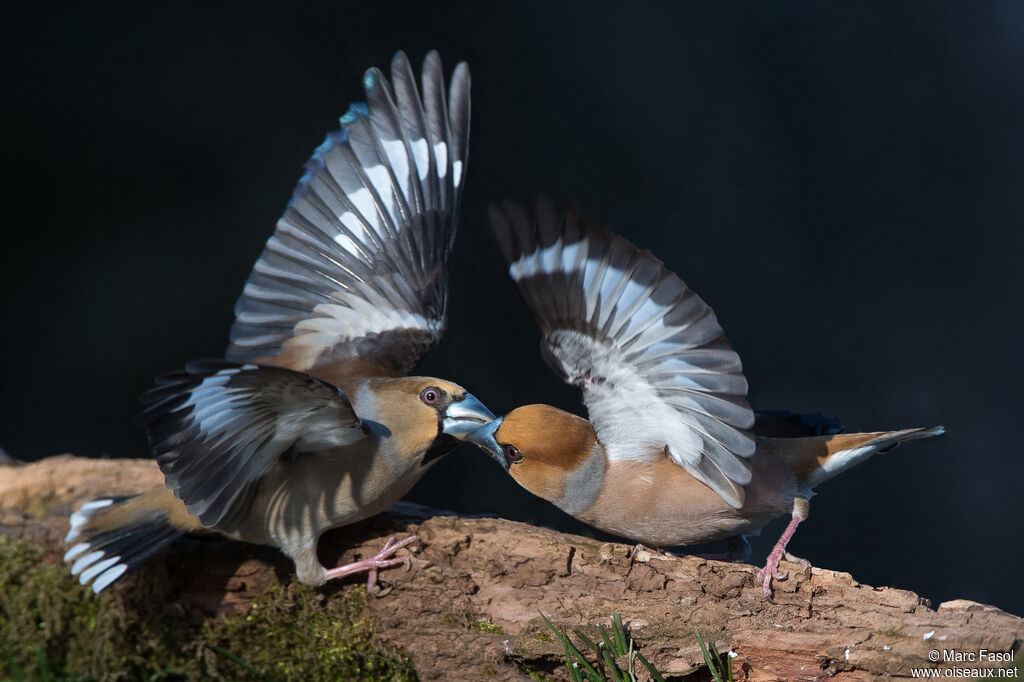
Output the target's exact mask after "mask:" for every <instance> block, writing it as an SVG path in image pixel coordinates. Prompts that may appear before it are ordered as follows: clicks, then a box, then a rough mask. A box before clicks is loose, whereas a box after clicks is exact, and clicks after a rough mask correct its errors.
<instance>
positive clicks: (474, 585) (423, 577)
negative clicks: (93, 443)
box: [0, 455, 1024, 680]
mask: <svg viewBox="0 0 1024 682" xmlns="http://www.w3.org/2000/svg"><path fill="white" fill-rule="evenodd" d="M161 482H162V476H161V474H160V472H159V471H158V470H157V468H156V466H155V464H154V463H153V462H150V461H145V460H95V459H83V458H78V457H73V456H70V455H64V456H60V457H52V458H49V459H46V460H43V461H40V462H38V463H35V464H29V465H22V466H2V465H0V534H6V535H8V536H11V537H12V538H20V539H26V540H30V541H33V542H38V543H42V544H44V545H47V546H50V547H52V549H53V552H51V553H50V554H48V555H47V556H48V557H49V558H50V559H52V560H53V561H59V560H60V552H62V551H63V548H62V546H61V543H62V538H63V536H64V534H65V533H66V532H67V527H68V524H67V514H68V512H70V511H71V510H72V509H73V508H74V507H77V505H78V504H80V503H81V502H83V501H85V500H88V499H92V498H94V497H97V496H106V495H110V494H130V493H133V492H141V491H144V490H147V489H148V488H150V487H152V486H153V485H157V484H159V483H161ZM410 533H415V534H417V535H418V536H419V537H420V538H421V542H420V543H418V544H416V545H413V546H411V547H410V549H411V551H410V552H409V556H410V557H411V561H412V570H410V571H405V570H403V569H401V568H399V569H392V570H389V571H386V572H384V573H382V575H381V578H382V581H383V582H384V583H385V584H387V585H388V586H390V587H391V588H392V589H391V591H390V593H389V594H387V595H386V596H385V597H383V598H380V599H372V598H371V599H369V601H368V606H367V610H368V611H369V615H370V616H372V617H373V618H374V619H376V621H377V623H378V632H379V634H380V636H381V637H382V638H384V639H385V640H387V641H389V642H391V643H393V644H395V645H398V646H400V647H402V648H403V649H405V650H406V651H407V652H409V654H410V655H411V656H412V659H413V661H414V662H415V664H416V666H417V669H418V671H419V674H420V676H421V677H422V678H423V679H474V680H476V679H527V677H526V674H527V673H528V672H530V671H534V672H537V671H540V672H542V673H545V674H550V675H552V676H553V677H554V678H556V679H563V678H564V677H565V671H564V657H563V654H562V649H561V646H560V644H559V643H558V642H557V640H554V638H553V637H551V636H550V632H549V631H548V630H547V629H546V627H545V626H544V625H543V622H542V621H541V619H540V616H539V613H540V612H543V613H544V614H545V615H546V616H547V617H549V618H550V619H551V620H552V621H553V622H555V623H556V624H559V625H561V626H563V627H566V628H580V629H583V630H585V631H587V630H589V631H591V632H590V634H591V635H595V636H596V630H594V627H595V626H596V624H598V623H604V624H607V622H608V617H609V616H610V614H611V613H612V612H614V611H621V613H622V617H623V620H624V621H626V622H627V624H628V625H629V627H630V631H631V633H632V636H633V638H634V640H635V642H636V643H637V645H638V646H639V647H640V650H641V651H642V652H643V654H644V655H645V656H647V658H648V659H649V660H650V661H651V662H652V663H653V664H654V665H655V666H657V667H658V669H659V670H661V671H663V672H665V673H666V676H667V677H670V676H679V677H683V676H687V675H690V674H694V675H695V676H696V677H697V678H701V677H703V676H704V675H705V674H706V671H703V672H702V671H701V670H700V669H701V668H702V667H703V658H702V655H701V652H700V649H699V648H698V646H697V643H696V638H695V636H694V629H695V628H696V629H697V630H699V631H700V632H701V634H702V635H703V636H704V638H705V640H713V641H714V642H715V643H716V644H717V646H718V648H719V649H720V650H721V651H726V650H732V651H733V652H735V654H736V657H735V658H734V660H733V665H734V671H735V676H736V679H749V680H769V679H784V680H816V679H824V678H828V677H836V678H841V679H851V680H854V679H871V678H876V677H896V678H899V677H910V676H911V670H912V669H914V668H935V667H939V668H942V667H950V666H952V665H959V666H960V667H964V666H971V665H973V666H974V667H980V668H984V667H1006V666H1007V665H1008V664H1007V663H1006V662H1002V663H997V662H987V661H986V662H977V663H971V664H967V663H958V664H953V663H948V662H946V663H944V662H943V661H942V660H941V657H942V653H941V652H943V651H944V650H946V651H955V652H966V653H974V654H977V652H979V651H981V650H987V651H989V652H1013V656H1014V658H1015V659H1019V658H1020V651H1019V650H1020V646H1021V640H1022V638H1024V622H1022V620H1021V619H1020V618H1018V617H1016V616H1013V615H1010V614H1008V613H1005V612H1003V611H1001V610H999V609H997V608H995V607H992V606H985V605H982V604H978V603H975V602H970V601H966V600H955V601H951V602H946V603H943V604H940V605H939V606H938V608H937V609H932V608H930V607H929V605H928V604H926V603H923V601H922V600H921V599H920V598H919V597H918V595H916V594H914V593H913V592H909V591H906V590H899V589H893V588H887V587H886V588H875V587H870V586H868V585H862V584H860V583H858V582H856V581H855V580H854V579H853V578H852V577H851V576H850V575H849V574H847V573H840V572H835V571H828V570H822V569H818V568H806V567H802V566H800V565H797V564H791V563H785V562H784V564H783V566H782V569H783V570H788V571H789V572H790V577H789V579H788V580H786V581H783V582H777V583H776V589H775V601H776V603H775V604H771V603H768V602H767V601H765V600H764V599H763V597H762V596H761V592H760V590H759V588H758V587H757V586H756V585H755V583H754V572H755V571H756V568H755V567H754V566H749V565H745V564H730V563H723V562H718V561H712V560H706V559H701V558H696V557H679V558H667V557H663V556H661V555H658V554H653V553H646V552H640V553H639V555H638V556H637V557H636V558H635V559H631V558H630V552H631V550H632V548H631V547H630V546H629V545H625V544H615V543H602V542H598V541H595V540H591V539H588V538H583V537H578V536H574V535H567V534H564V533H559V532H556V531H553V530H549V529H545V528H537V527H533V526H529V525H525V524H521V523H516V522H512V521H506V520H503V519H499V518H467V517H460V516H455V515H453V514H448V513H445V512H438V511H436V510H430V509H426V508H423V507H419V506H415V505H408V504H402V505H398V506H397V507H396V508H395V509H393V510H391V511H390V512H388V513H386V514H383V515H380V516H378V517H376V518H374V519H372V520H370V521H369V522H366V523H364V524H359V525H357V526H352V527H348V528H344V529H338V530H336V531H332V532H331V533H329V534H328V535H327V536H325V538H324V539H323V541H322V543H321V557H322V559H323V560H324V561H325V563H328V565H331V563H330V562H341V561H351V560H353V559H356V558H362V557H367V556H371V555H373V554H374V553H376V551H377V550H378V549H379V548H380V546H381V545H383V543H384V541H385V539H386V538H387V537H388V536H389V535H398V536H400V537H403V536H405V535H406V534H410ZM152 561H153V562H155V563H157V564H159V563H161V562H163V563H164V564H166V566H165V567H164V568H163V570H160V571H153V570H149V571H148V569H151V565H150V564H147V565H144V566H142V567H141V568H140V569H138V570H136V572H135V575H134V576H129V577H126V579H124V580H122V581H121V583H119V584H117V585H116V586H115V587H114V588H112V589H120V590H130V589H133V586H134V585H136V584H137V582H138V581H144V580H146V578H147V572H149V573H150V575H163V576H166V575H173V576H175V580H177V581H179V582H180V585H179V586H178V588H177V590H176V594H177V597H176V604H177V605H178V607H180V608H181V609H183V610H184V612H185V613H187V614H189V616H190V617H192V618H194V619H196V620H197V621H200V620H203V619H209V618H212V617H215V616H217V615H218V614H222V613H236V612H238V611H240V610H245V609H246V608H247V607H248V603H249V600H250V599H251V598H252V596H253V595H255V594H258V593H259V592H261V591H262V590H263V589H264V588H265V587H266V586H268V585H269V584H271V583H272V582H274V581H285V582H286V581H289V580H292V579H294V573H293V568H292V566H291V563H290V562H289V561H288V560H287V559H285V558H284V557H283V556H282V555H281V554H280V553H279V552H277V551H276V550H274V549H270V548H261V547H255V546H251V545H245V544H241V543H235V542H229V541H224V540H219V539H203V538H196V539H192V538H190V539H186V540H183V541H181V542H179V543H177V544H175V545H174V546H173V548H172V550H171V551H170V552H167V553H164V554H162V555H160V556H158V557H156V558H154V559H153V560H152ZM922 570H925V568H924V567H922ZM351 582H352V583H360V582H362V578H360V577H355V578H353V579H352V580H351ZM324 589H325V590H326V591H328V592H330V591H331V590H337V589H338V587H337V586H328V587H326V588H324ZM932 651H939V652H940V661H939V662H938V663H936V662H933V661H932V660H930V655H931V657H934V656H935V654H931V652H932ZM1018 662H1019V660H1018ZM1009 665H1010V666H1011V667H1012V666H1013V665H1014V664H1013V663H1010V664H1009ZM1016 672H1017V673H1018V674H1020V671H1019V669H1018V670H1017V671H1016ZM941 675H942V672H940V676H941Z"/></svg>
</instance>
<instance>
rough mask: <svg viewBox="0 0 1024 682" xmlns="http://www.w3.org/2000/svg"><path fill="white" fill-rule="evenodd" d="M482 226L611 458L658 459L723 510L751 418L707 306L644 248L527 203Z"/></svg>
mask: <svg viewBox="0 0 1024 682" xmlns="http://www.w3.org/2000/svg"><path fill="white" fill-rule="evenodd" d="M490 217H491V224H492V227H493V229H494V231H495V235H496V236H497V239H498V242H499V245H500V246H501V249H502V251H503V252H504V255H505V258H506V259H507V260H508V262H509V264H510V265H509V274H510V275H511V277H512V279H513V280H515V282H516V284H517V285H518V287H519V291H520V292H521V293H522V296H523V298H524V299H525V301H526V304H527V305H528V306H529V308H530V310H531V311H532V312H533V315H534V318H535V319H536V321H537V324H538V325H539V326H540V329H541V332H542V334H543V337H544V338H543V340H542V342H541V350H542V353H543V354H544V356H545V359H546V360H547V362H548V364H549V365H551V367H552V368H553V369H554V370H555V371H556V372H557V373H559V374H560V375H561V376H562V378H563V379H564V380H565V381H566V382H568V383H570V384H575V385H577V386H579V387H580V388H581V389H582V390H583V400H584V403H586V406H587V409H588V410H589V413H590V419H591V421H592V422H593V424H594V428H595V430H596V432H597V436H598V439H599V440H600V441H601V442H602V443H603V444H604V446H605V449H606V452H607V453H608V456H609V457H611V458H613V459H648V458H653V457H659V456H662V454H663V453H667V454H668V455H669V456H670V457H671V458H672V459H673V460H675V461H676V462H677V463H678V464H680V465H681V466H683V467H684V468H685V469H686V470H687V471H689V472H690V473H691V474H693V475H694V476H695V477H697V478H699V479H700V480H702V481H703V482H704V483H706V484H707V485H708V486H710V487H711V488H712V489H713V490H715V492H717V493H718V494H719V495H721V496H722V498H723V499H724V500H725V501H726V502H728V503H729V504H730V505H732V506H734V507H739V506H741V505H742V504H743V498H744V490H743V487H742V486H744V485H746V484H747V483H749V482H750V462H749V459H750V457H751V456H752V455H753V454H754V440H753V437H752V436H751V434H750V432H749V429H750V428H751V426H753V424H754V413H753V411H752V410H751V409H750V406H749V405H748V404H747V400H746V394H747V380H746V378H745V377H744V376H743V371H742V367H741V364H740V359H739V356H738V355H737V354H736V352H735V351H733V350H732V348H731V347H730V346H729V343H728V341H726V339H725V337H724V336H723V332H722V328H721V326H719V324H718V320H717V318H716V317H715V314H714V312H713V311H712V310H711V308H710V307H709V306H708V305H707V304H706V303H704V301H703V300H701V298H700V297H699V296H697V295H696V294H695V293H693V292H692V291H690V290H689V289H688V288H687V287H686V285H685V284H684V283H683V282H682V280H680V279H679V278H678V277H677V276H676V275H674V274H673V273H671V272H669V271H668V270H667V269H666V268H665V266H664V264H663V263H662V262H661V261H660V260H658V259H657V258H655V257H654V256H653V255H652V254H651V253H650V252H649V251H640V250H639V249H637V248H636V247H635V246H633V245H632V244H631V243H629V242H628V241H626V240H625V239H622V238H621V237H618V236H615V235H613V234H610V233H608V232H606V231H604V230H602V229H601V228H599V227H596V226H594V225H590V224H587V223H585V222H584V221H583V219H582V218H581V217H580V215H579V213H578V212H577V211H576V210H573V209H570V211H569V212H568V213H567V215H566V216H565V217H564V218H562V217H559V216H558V215H557V214H556V213H555V211H554V210H553V209H552V207H551V205H550V204H548V203H547V202H544V201H541V202H538V205H537V211H536V220H535V222H534V224H532V225H531V222H530V220H529V219H528V217H527V215H526V213H525V212H524V211H523V210H522V208H520V207H518V206H516V205H514V204H505V206H504V210H497V209H495V208H494V207H492V208H491V212H490Z"/></svg>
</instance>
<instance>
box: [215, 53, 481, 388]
mask: <svg viewBox="0 0 1024 682" xmlns="http://www.w3.org/2000/svg"><path fill="white" fill-rule="evenodd" d="M391 78H392V83H389V82H388V80H387V79H386V78H385V77H384V75H383V74H382V73H381V72H380V71H379V70H377V69H370V70H369V71H367V72H366V75H365V76H364V78H363V86H364V91H365V95H366V103H365V104H354V105H352V106H351V107H350V108H349V110H348V112H347V113H346V114H345V115H344V116H342V117H341V119H340V122H341V129H340V130H337V131H335V132H332V133H330V134H329V135H328V136H327V139H326V140H325V141H324V143H323V144H322V145H320V147H318V148H317V150H316V152H315V153H314V154H313V157H312V158H311V159H310V161H309V162H308V163H307V164H306V173H305V175H303V177H302V178H301V180H300V181H299V183H298V185H297V187H296V188H295V193H294V195H293V197H292V199H291V201H290V202H289V204H288V206H287V208H286V209H285V212H284V215H283V216H282V217H281V219H280V220H279V221H278V223H277V228H276V230H275V232H274V234H273V235H272V236H271V237H270V240H269V241H268V242H267V245H266V248H265V249H264V251H263V254H262V255H261V256H260V258H259V260H258V261H257V262H256V265H255V267H254V268H253V272H252V274H251V275H250V277H249V280H248V282H246V285H245V289H244V290H243V293H242V296H241V298H240V299H239V300H238V303H237V305H236V307H235V314H236V318H235V323H234V326H233V327H232V329H231V346H230V348H229V349H228V351H227V358H228V359H229V360H231V361H234V362H251V361H259V362H269V363H271V364H278V365H283V366H287V367H290V368H292V369H298V370H310V369H312V368H314V367H323V366H327V365H331V366H335V367H337V368H338V371H339V372H340V373H362V374H368V373H369V374H378V375H393V376H397V375H401V374H404V373H406V372H408V371H409V370H411V369H412V367H413V366H414V365H415V364H416V362H417V361H418V360H419V359H420V357H421V356H422V355H423V353H424V352H425V351H426V349H427V348H428V347H429V346H430V345H431V344H432V343H434V342H435V341H436V340H437V339H438V338H440V336H441V333H442V332H443V330H444V325H445V315H446V307H447V279H448V274H447V273H448V260H449V256H450V253H451V247H452V242H453V240H454V238H455V228H456V223H457V218H458V204H459V197H460V194H461V190H462V185H463V179H464V178H465V172H466V161H467V154H468V139H469V138H468V136H469V68H468V67H467V66H466V64H465V63H460V64H459V65H458V66H456V68H455V71H454V72H453V74H452V79H451V85H450V88H449V96H448V97H446V95H445V87H444V83H443V81H442V78H443V70H442V67H441V60H440V58H439V57H438V56H437V53H436V52H431V53H430V54H428V55H427V58H426V60H425V61H424V65H423V73H422V89H423V95H422V97H421V96H420V93H419V91H418V90H417V88H416V83H415V78H414V76H413V74H412V69H411V67H410V65H409V60H408V59H407V58H406V56H405V55H404V54H403V53H401V52H399V53H398V54H397V55H396V56H395V58H394V60H393V61H392V64H391ZM346 365H348V368H347V369H346Z"/></svg>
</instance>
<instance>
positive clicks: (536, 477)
mask: <svg viewBox="0 0 1024 682" xmlns="http://www.w3.org/2000/svg"><path fill="white" fill-rule="evenodd" d="M467 440H469V441H470V442H471V443H474V444H475V445H477V446H478V447H480V448H481V449H482V450H484V451H485V452H486V453H487V454H489V455H490V456H491V457H492V458H494V460H495V461H496V462H498V464H500V465H501V466H502V468H504V469H505V470H506V471H508V472H509V474H510V475H511V476H512V478H514V479H516V481H518V482H519V484H520V485H521V486H523V487H524V488H526V489H527V490H529V491H530V492H531V493H533V494H534V495H537V496H539V497H543V498H544V499H546V500H548V501H550V502H554V503H555V504H558V505H559V506H564V501H565V500H566V495H567V493H569V492H570V491H567V489H566V488H567V486H568V485H570V483H571V480H572V475H573V473H574V472H584V471H585V470H586V468H587V467H586V465H588V464H591V463H593V462H595V461H597V462H598V463H600V462H603V454H602V453H601V452H600V451H599V450H600V445H599V443H598V441H597V436H596V435H595V434H594V427H593V426H591V424H590V422H589V421H587V420H586V419H583V418H582V417H577V416H576V415H574V414H570V413H568V412H564V411H562V410H559V409H558V408H555V407H551V406H550V405H526V406H524V407H518V408H516V409H514V410H512V411H511V412H509V413H508V414H507V415H505V416H504V417H499V418H498V419H495V420H494V421H492V422H490V423H489V424H487V425H485V426H483V427H481V428H479V429H477V430H476V431H474V432H473V433H471V434H469V436H468V438H467ZM598 456H600V457H598Z"/></svg>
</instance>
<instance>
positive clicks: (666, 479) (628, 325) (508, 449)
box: [470, 202, 943, 599]
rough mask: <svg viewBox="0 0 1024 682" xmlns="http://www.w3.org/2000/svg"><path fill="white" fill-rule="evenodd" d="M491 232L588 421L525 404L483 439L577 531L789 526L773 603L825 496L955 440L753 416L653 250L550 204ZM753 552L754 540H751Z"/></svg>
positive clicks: (699, 306)
mask: <svg viewBox="0 0 1024 682" xmlns="http://www.w3.org/2000/svg"><path fill="white" fill-rule="evenodd" d="M490 221H491V224H492V227H493V229H494V232H495V235H496V237H497V240H498V242H499V245H500V247H501V250H502V252H503V254H504V256H505V258H506V259H507V260H508V263H509V274H510V275H511V277H512V279H513V280H515V282H516V285H517V286H518V288H519V291H520V293H521V294H522V297H523V300H524V301H525V302H526V305H527V306H528V307H529V308H530V311H531V312H532V313H533V316H534V318H535V320H536V322H537V325H538V326H539V327H540V330H541V334H542V336H543V338H542V341H541V350H542V354H543V356H544V359H545V360H546V361H547V363H548V364H549V365H550V366H551V368H552V369H553V370H554V371H555V372H556V373H557V374H559V375H560V376H561V377H562V378H563V379H564V380H565V381H566V382H567V383H569V384H571V385H575V386H577V387H579V388H580V389H581V390H582V392H583V402H584V403H585V404H586V406H587V410H588V412H589V415H590V421H587V420H586V419H583V418H581V417H577V416H575V415H573V414H569V413H568V412H563V411H562V410H559V409H556V408H554V407H550V406H548V405H527V406H525V407H520V408H517V409H515V410H513V411H512V412H510V413H509V414H507V415H505V416H504V417H503V418H499V419H496V420H494V421H493V422H491V423H490V424H488V425H486V426H484V427H482V428H481V429H480V430H478V431H476V432H475V433H473V434H471V435H470V440H471V441H472V442H474V443H476V444H477V445H479V446H480V447H481V448H483V449H484V450H486V451H487V452H488V453H489V454H490V455H491V456H492V457H493V458H494V459H496V460H497V461H498V463H499V464H500V465H501V466H502V467H504V468H505V469H506V470H507V471H508V472H509V473H510V474H511V475H512V477H513V478H514V479H515V480H516V481H518V482H519V484H520V485H522V486H523V487H524V488H526V489H527V490H529V491H530V492H532V493H534V494H535V495H538V496H540V497H543V498H544V499H546V500H548V501H549V502H552V503H553V504H554V505H555V506H557V507H559V508H560V509H562V510H563V511H565V512H566V513H568V514H571V515H572V516H574V517H576V518H577V519H579V520H581V521H583V522H585V523H588V524H590V525H592V526H596V527H597V528H600V529H601V530H604V531H607V532H609V533H613V534H615V535H618V536H621V537H625V538H630V539H632V540H636V541H639V542H642V543H645V544H648V545H654V546H679V545H691V544H697V543H701V542H705V541H711V540H717V539H723V538H732V537H735V536H743V535H746V534H751V533H756V532H757V531H759V530H760V529H761V528H762V527H763V526H765V525H766V524H768V522H770V521H772V520H773V519H775V518H777V517H779V516H781V515H783V514H787V513H789V514H792V520H791V521H790V523H789V526H788V527H787V528H786V530H785V532H784V533H783V535H782V537H781V538H780V539H779V541H778V543H777V544H776V545H775V548H774V549H773V550H772V552H771V554H770V555H769V557H768V561H767V565H766V566H765V568H764V569H763V571H761V572H760V573H759V575H758V581H759V583H760V584H761V587H762V589H763V591H764V594H765V596H766V597H768V598H769V599H770V598H771V581H772V578H773V577H776V578H779V579H781V578H782V576H779V575H777V573H776V572H777V569H778V564H779V561H780V559H781V558H782V556H783V554H784V552H785V548H786V544H787V542H788V541H789V539H790V537H792V535H793V532H794V531H795V530H796V527H797V525H798V524H799V523H800V521H802V520H803V519H805V518H807V512H808V500H809V499H810V497H811V495H812V491H813V489H814V488H815V487H816V486H817V485H819V484H820V483H823V482H824V481H827V480H828V479H830V478H832V477H833V476H835V475H837V474H839V473H842V472H843V471H846V470H847V469H849V468H851V467H853V466H855V465H856V464H859V463H860V462H862V461H864V460H865V459H867V458H868V457H870V456H871V455H873V454H875V453H877V452H884V451H887V450H889V449H892V448H893V447H895V446H896V445H898V444H899V443H901V442H904V441H908V440H915V439H918V438H927V437H929V436H935V435H939V434H940V433H942V431H943V429H942V427H941V426H940V427H933V428H924V429H905V430H901V431H886V432H878V433H852V434H839V433H838V428H837V425H836V424H834V423H833V422H831V421H827V420H824V419H823V418H821V417H820V415H813V416H812V415H791V414H788V413H782V414H774V415H771V414H767V415H764V416H760V415H755V413H754V412H753V411H752V410H751V408H750V406H749V405H748V404H747V399H746V395H747V380H746V378H744V376H743V372H742V369H741V365H740V359H739V356H738V355H737V354H736V352H735V351H734V350H733V349H732V348H731V347H730V345H729V342H728V341H727V340H726V338H725V336H724V334H723V332H722V327H721V326H720V325H719V323H718V320H717V318H716V317H715V314H714V312H712V310H711V308H710V307H708V305H707V304H706V303H704V301H703V300H701V298H700V297H699V296H697V295H696V294H695V293H693V292H692V291H690V290H689V289H688V288H687V287H686V285H685V284H684V283H683V282H682V280H680V279H679V278H678V277H677V276H676V275H674V274H673V273H671V272H669V271H668V270H667V269H666V268H665V266H664V264H663V263H662V262H661V261H660V260H658V259H657V258H655V257H654V256H653V255H652V254H651V253H650V252H649V251H640V250H639V249H637V248H636V247H635V246H633V245H632V244H631V243H629V242H628V241H626V240H625V239H623V238H621V237H618V236H616V235H613V234H610V233H608V232H606V231H604V230H602V229H600V228H598V227H596V226H593V225H590V224H587V223H585V222H584V221H583V220H582V219H581V218H580V216H579V215H578V214H577V213H576V212H574V211H570V212H569V213H568V215H566V216H565V217H564V218H563V219H560V218H559V217H558V216H557V215H556V214H555V212H554V211H553V210H552V208H551V206H550V205H549V204H547V203H544V202H540V203H538V207H537V214H536V220H535V222H534V223H533V224H532V225H531V222H530V220H529V219H528V217H527V215H526V214H525V213H524V211H523V210H522V209H521V208H519V207H518V206H515V205H511V204H506V205H505V207H504V210H498V209H496V208H494V207H492V208H491V211H490ZM739 541H740V544H741V546H742V547H744V548H745V547H747V544H746V542H745V539H743V538H742V537H741V538H739Z"/></svg>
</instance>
